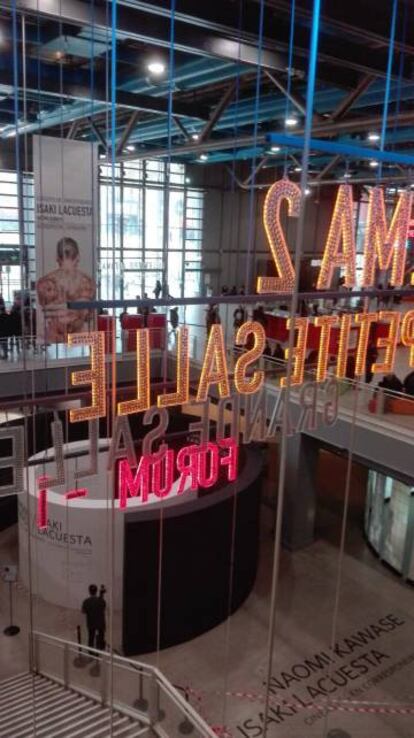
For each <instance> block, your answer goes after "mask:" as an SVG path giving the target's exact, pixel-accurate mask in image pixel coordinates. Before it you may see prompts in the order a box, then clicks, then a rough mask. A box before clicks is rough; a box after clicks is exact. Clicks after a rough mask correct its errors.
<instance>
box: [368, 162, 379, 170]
mask: <svg viewBox="0 0 414 738" xmlns="http://www.w3.org/2000/svg"><path fill="white" fill-rule="evenodd" d="M369 165H370V167H372V169H376V168H377V166H378V162H377V161H370V163H369Z"/></svg>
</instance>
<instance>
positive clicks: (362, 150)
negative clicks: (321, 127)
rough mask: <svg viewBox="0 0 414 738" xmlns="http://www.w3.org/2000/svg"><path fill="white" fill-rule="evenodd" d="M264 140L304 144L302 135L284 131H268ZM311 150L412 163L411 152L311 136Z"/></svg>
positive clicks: (294, 145) (395, 162) (290, 145)
mask: <svg viewBox="0 0 414 738" xmlns="http://www.w3.org/2000/svg"><path fill="white" fill-rule="evenodd" d="M266 140H267V141H269V143H270V144H277V145H278V146H289V147H292V146H293V147H295V148H298V149H303V147H304V144H305V138H304V136H288V135H286V134H285V133H269V134H268V135H267V136H266ZM309 146H310V149H311V150H314V151H323V152H325V153H327V154H342V155H343V156H352V157H353V158H354V159H375V160H376V161H379V162H389V163H391V164H407V165H408V166H412V165H413V164H414V156H413V155H411V154H402V153H400V152H398V151H379V150H377V149H370V148H367V147H366V146H355V145H353V144H349V143H341V142H340V141H324V140H323V139H320V138H311V139H310V142H309Z"/></svg>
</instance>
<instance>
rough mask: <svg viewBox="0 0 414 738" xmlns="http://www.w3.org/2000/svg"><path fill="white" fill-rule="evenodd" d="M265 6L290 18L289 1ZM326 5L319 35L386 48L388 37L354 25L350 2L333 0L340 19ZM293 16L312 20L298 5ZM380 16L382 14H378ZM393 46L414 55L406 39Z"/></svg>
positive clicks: (271, 1)
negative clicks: (342, 36)
mask: <svg viewBox="0 0 414 738" xmlns="http://www.w3.org/2000/svg"><path fill="white" fill-rule="evenodd" d="M409 1H410V4H411V6H412V7H413V2H412V0H409ZM255 2H256V3H258V2H259V0H255ZM267 5H268V6H269V7H270V8H273V9H274V10H278V11H281V12H284V13H286V15H287V17H288V18H290V13H291V9H292V5H291V0H267ZM327 5H328V3H325V7H324V9H323V11H322V24H321V33H324V32H325V30H326V31H327V30H328V29H329V30H336V31H338V32H339V33H343V34H346V35H348V36H349V37H350V38H354V39H355V40H356V41H358V42H359V43H360V42H361V40H363V41H367V42H369V43H372V44H376V45H377V47H380V46H382V47H383V48H388V45H389V37H388V36H386V35H385V36H384V35H383V34H382V33H378V32H376V31H373V30H372V28H371V29H368V28H367V27H366V23H363V27H361V26H357V25H356V24H355V6H354V4H353V3H352V2H350V3H348V6H347V4H346V3H345V2H342V3H339V2H338V0H334V2H333V8H334V9H335V10H339V11H340V14H341V16H342V18H341V19H338V18H335V17H334V15H333V13H332V12H330V10H329V9H328V8H327ZM361 10H362V9H361ZM365 11H366V13H367V12H368V10H367V9H366V8H365ZM347 13H349V20H344V18H346V16H347ZM295 14H296V17H297V18H298V19H299V18H300V19H302V20H304V21H306V23H309V21H311V20H312V12H311V11H310V10H308V9H307V8H305V7H300V6H299V5H298V4H297V5H296V9H295ZM380 15H382V14H381V13H380ZM360 17H361V20H362V21H363V22H364V20H365V18H366V14H365V15H364V13H362V12H361V16H360ZM394 46H395V49H396V51H401V52H403V53H408V54H412V55H414V45H413V44H410V43H408V42H407V39H405V41H404V42H402V41H400V39H399V38H396V39H395V42H394Z"/></svg>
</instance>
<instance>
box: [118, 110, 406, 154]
mask: <svg viewBox="0 0 414 738" xmlns="http://www.w3.org/2000/svg"><path fill="white" fill-rule="evenodd" d="M381 122H382V115H374V116H371V117H369V118H368V117H367V118H365V117H364V118H352V119H349V120H343V121H338V122H337V123H336V122H332V121H328V122H327V123H321V124H318V125H316V126H314V127H313V129H312V137H313V138H324V137H325V136H326V137H329V136H336V135H339V134H347V133H358V132H363V131H367V130H369V128H371V127H374V126H378V125H381ZM395 123H398V125H399V126H400V127H401V126H406V125H413V124H414V111H404V112H401V113H399V114H392V115H389V116H388V125H389V126H392V125H394V124H395ZM283 133H284V132H283ZM301 134H303V129H300V130H298V131H295V135H301ZM266 143H267V138H266V136H265V135H264V134H260V135H259V136H257V138H256V137H255V136H252V135H249V136H239V137H236V138H234V137H228V138H222V139H214V140H210V141H206V142H205V143H202V144H200V143H199V142H198V141H197V142H194V143H186V144H182V145H181V146H175V147H174V148H173V149H172V151H171V150H170V149H168V148H167V147H165V146H163V147H160V148H150V147H148V148H147V149H145V151H139V152H138V151H137V152H135V153H134V154H132V155H131V156H123V157H120V158H121V159H122V160H128V159H147V158H148V157H149V156H150V157H155V158H157V157H158V158H161V157H163V156H167V155H171V156H181V155H183V156H185V155H188V154H194V155H195V156H196V155H198V154H200V153H201V152H206V153H207V152H209V151H210V152H215V151H217V152H218V151H226V150H228V149H235V148H249V147H252V146H255V145H256V144H257V146H263V145H265V144H266ZM376 151H377V150H376V149H375V148H374V147H373V148H372V158H373V159H374V158H375V154H376Z"/></svg>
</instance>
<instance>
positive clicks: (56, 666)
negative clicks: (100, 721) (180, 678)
mask: <svg viewBox="0 0 414 738" xmlns="http://www.w3.org/2000/svg"><path fill="white" fill-rule="evenodd" d="M31 653H32V671H33V672H35V673H37V674H42V675H43V676H46V677H49V678H50V679H53V680H54V681H56V682H58V683H60V684H62V685H63V686H64V687H65V688H67V689H72V690H75V691H77V692H79V693H80V694H84V695H85V696H87V697H90V698H92V699H94V700H95V701H99V702H100V703H101V704H102V705H105V706H106V707H110V708H112V709H114V710H117V711H118V712H123V713H124V714H126V715H129V716H130V717H131V718H132V719H135V720H136V721H137V722H139V723H141V724H143V725H147V726H148V727H149V728H150V729H151V730H152V731H153V733H154V734H155V735H157V736H160V738H168V737H169V736H176V735H177V733H185V734H191V735H192V736H194V738H215V736H216V733H215V732H214V731H213V730H212V728H211V727H210V726H209V725H208V724H207V722H206V721H205V720H204V719H203V718H202V717H201V716H200V715H199V713H198V712H197V711H196V710H195V709H194V707H193V706H192V705H191V704H190V702H189V701H188V700H187V699H186V697H185V695H183V694H181V693H180V691H179V690H178V689H177V688H176V687H174V686H173V685H172V684H171V682H170V681H169V680H168V679H167V678H166V677H165V676H164V675H163V674H162V673H161V671H160V670H159V669H157V668H156V667H155V666H152V665H151V664H146V663H142V662H138V661H135V660H133V659H128V658H125V657H124V656H119V655H118V654H116V653H114V652H109V651H100V650H98V649H96V648H86V647H83V648H82V647H81V646H80V645H79V644H77V643H74V642H72V641H67V640H64V639H63V638H58V637H56V636H51V635H48V634H46V633H41V632H39V631H34V632H33V633H32V636H31Z"/></svg>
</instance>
